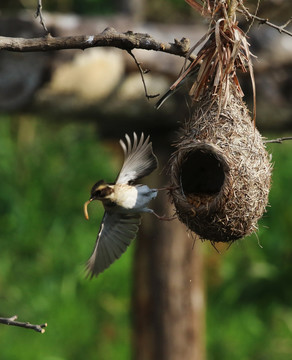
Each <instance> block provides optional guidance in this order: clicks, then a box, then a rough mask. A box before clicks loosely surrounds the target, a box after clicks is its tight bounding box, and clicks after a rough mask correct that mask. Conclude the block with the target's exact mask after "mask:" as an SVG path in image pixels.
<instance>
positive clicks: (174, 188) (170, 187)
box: [156, 186, 179, 191]
mask: <svg viewBox="0 0 292 360" xmlns="http://www.w3.org/2000/svg"><path fill="white" fill-rule="evenodd" d="M178 188H179V186H165V187H163V188H160V189H156V190H157V191H163V190H167V191H172V190H176V189H178Z"/></svg>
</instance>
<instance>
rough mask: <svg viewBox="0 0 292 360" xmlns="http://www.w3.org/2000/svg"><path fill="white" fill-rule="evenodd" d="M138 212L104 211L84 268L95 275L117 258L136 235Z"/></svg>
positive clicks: (91, 274)
mask: <svg viewBox="0 0 292 360" xmlns="http://www.w3.org/2000/svg"><path fill="white" fill-rule="evenodd" d="M139 225H140V214H137V213H135V214H121V213H107V212H106V213H105V215H104V217H103V220H102V223H101V227H100V230H99V233H98V235H97V240H96V243H95V247H94V250H93V253H92V255H91V257H90V258H89V260H88V262H87V265H86V269H87V271H88V275H89V276H90V277H93V276H97V275H98V274H99V273H101V272H102V271H104V270H105V269H106V268H108V267H109V266H110V265H111V264H112V263H113V262H114V261H115V260H116V259H118V258H119V257H120V256H121V255H122V254H123V253H124V252H125V251H126V249H127V247H128V246H129V245H130V243H131V241H132V240H134V238H135V237H136V234H137V231H138V228H139Z"/></svg>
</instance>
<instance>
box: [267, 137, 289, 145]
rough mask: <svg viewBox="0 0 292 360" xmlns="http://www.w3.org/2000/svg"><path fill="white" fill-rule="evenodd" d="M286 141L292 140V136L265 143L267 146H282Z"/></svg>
mask: <svg viewBox="0 0 292 360" xmlns="http://www.w3.org/2000/svg"><path fill="white" fill-rule="evenodd" d="M285 140H292V136H286V137H281V138H278V139H272V140H265V141H264V143H265V144H268V143H269V144H282V142H283V141H285Z"/></svg>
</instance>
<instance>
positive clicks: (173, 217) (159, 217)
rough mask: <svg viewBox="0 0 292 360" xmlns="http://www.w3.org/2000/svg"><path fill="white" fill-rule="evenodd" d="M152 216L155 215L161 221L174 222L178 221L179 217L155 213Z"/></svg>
mask: <svg viewBox="0 0 292 360" xmlns="http://www.w3.org/2000/svg"><path fill="white" fill-rule="evenodd" d="M152 214H153V215H155V216H156V217H157V219H159V220H163V221H172V220H174V219H176V218H177V216H176V215H174V216H171V217H167V216H160V215H158V214H156V213H155V212H154V211H153V212H152Z"/></svg>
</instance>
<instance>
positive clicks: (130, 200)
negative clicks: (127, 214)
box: [114, 184, 138, 209]
mask: <svg viewBox="0 0 292 360" xmlns="http://www.w3.org/2000/svg"><path fill="white" fill-rule="evenodd" d="M114 196H115V201H116V203H117V205H118V206H121V207H123V208H125V209H133V208H134V207H135V205H136V203H137V198H138V190H137V188H136V187H135V186H131V185H125V184H123V185H116V186H115V192H114Z"/></svg>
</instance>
